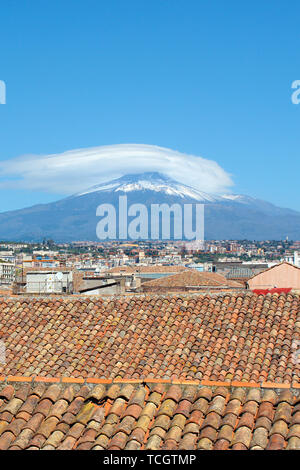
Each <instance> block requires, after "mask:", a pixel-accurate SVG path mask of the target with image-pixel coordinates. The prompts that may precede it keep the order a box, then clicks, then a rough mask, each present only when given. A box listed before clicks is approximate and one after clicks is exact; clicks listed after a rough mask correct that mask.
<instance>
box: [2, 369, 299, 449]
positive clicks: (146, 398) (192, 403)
mask: <svg viewBox="0 0 300 470" xmlns="http://www.w3.org/2000/svg"><path fill="white" fill-rule="evenodd" d="M299 420H300V398H299V388H296V389H290V388H280V387H278V388H276V387H275V388H269V387H266V388H264V387H262V388H259V387H251V386H250V387H249V386H248V387H241V386H235V387H230V386H228V384H227V386H224V385H222V384H215V385H206V386H201V385H199V384H197V383H177V384H176V383H173V384H169V383H157V381H152V382H148V383H145V382H141V383H138V382H136V383H135V382H130V381H129V382H126V381H115V382H114V383H109V381H103V380H102V381H101V380H98V381H97V380H95V381H94V383H92V382H91V381H86V382H85V383H83V382H80V381H79V380H78V381H77V383H76V381H73V382H72V383H71V382H70V381H68V379H62V380H61V381H59V379H55V378H54V379H52V381H50V380H49V379H48V380H46V379H43V378H39V377H37V378H35V380H34V381H29V382H27V383H26V382H24V380H23V381H22V382H19V379H18V378H17V377H11V378H7V379H6V380H5V382H2V383H0V450H7V449H9V450H24V449H28V450H39V449H43V450H72V449H78V450H91V449H92V450H105V449H107V450H121V449H125V450H144V449H145V450H160V449H163V450H177V449H178V450H195V449H199V450H201V449H205V450H210V449H215V450H227V449H232V450H247V449H251V450H261V449H267V450H281V449H299V448H300V431H299Z"/></svg>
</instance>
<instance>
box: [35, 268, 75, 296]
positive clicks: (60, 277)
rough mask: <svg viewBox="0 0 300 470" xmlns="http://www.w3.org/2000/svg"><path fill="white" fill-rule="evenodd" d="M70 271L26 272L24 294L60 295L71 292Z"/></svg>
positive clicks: (71, 274) (71, 275)
mask: <svg viewBox="0 0 300 470" xmlns="http://www.w3.org/2000/svg"><path fill="white" fill-rule="evenodd" d="M72 290H73V273H72V271H58V272H51V271H28V272H27V274H26V292H27V293H30V294H62V293H68V292H72Z"/></svg>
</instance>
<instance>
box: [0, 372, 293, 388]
mask: <svg viewBox="0 0 300 470" xmlns="http://www.w3.org/2000/svg"><path fill="white" fill-rule="evenodd" d="M10 382H15V383H23V382H26V383H39V382H44V383H48V384H58V383H61V384H82V385H86V384H91V385H98V384H106V385H108V384H118V383H119V384H129V383H131V384H166V385H168V384H169V385H198V386H199V385H200V386H207V387H233V388H235V387H244V388H273V389H274V388H276V389H291V388H296V389H300V383H299V382H292V383H280V382H268V381H265V382H246V381H245V382H243V381H236V380H232V381H219V380H205V379H203V380H188V379H162V378H158V379H155V378H153V377H145V378H143V379H132V378H110V379H105V378H96V377H86V378H82V377H43V376H14V375H7V376H4V375H1V376H0V385H1V383H10Z"/></svg>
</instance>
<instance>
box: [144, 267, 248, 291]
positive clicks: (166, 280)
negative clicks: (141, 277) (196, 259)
mask: <svg viewBox="0 0 300 470" xmlns="http://www.w3.org/2000/svg"><path fill="white" fill-rule="evenodd" d="M143 286H145V287H151V286H153V287H156V286H158V287H191V286H193V287H194V286H199V287H200V286H201V287H203V286H207V287H221V286H223V287H224V286H228V287H239V288H243V287H244V286H243V285H242V284H240V283H239V282H236V281H231V280H229V279H226V277H224V276H222V275H221V274H217V273H210V272H200V271H197V270H196V269H189V270H188V271H185V272H182V273H178V274H174V275H172V276H167V277H163V278H159V279H153V280H151V281H147V282H145V283H143Z"/></svg>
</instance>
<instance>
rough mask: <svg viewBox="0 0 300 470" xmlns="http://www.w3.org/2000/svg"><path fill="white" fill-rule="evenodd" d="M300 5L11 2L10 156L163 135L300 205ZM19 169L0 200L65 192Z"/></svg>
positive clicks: (0, 33)
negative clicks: (26, 180) (296, 86)
mask: <svg viewBox="0 0 300 470" xmlns="http://www.w3.org/2000/svg"><path fill="white" fill-rule="evenodd" d="M299 14H300V3H299V2H298V1H294V0H289V2H288V3H287V2H286V1H283V0H280V1H279V0H273V1H272V2H271V1H267V0H263V1H262V0H260V1H255V0H254V1H253V0H252V1H246V0H245V1H243V2H241V1H238V0H227V1H224V0H210V1H206V0H205V1H204V0H188V1H186V0H185V1H183V0H151V1H149V0H126V1H125V0H109V1H108V0H107V1H101V0H85V1H82V0H80V1H79V0H59V1H58V0H51V2H45V1H42V0H38V1H37V0H28V1H25V0H24V1H22V2H20V1H18V0H10V1H9V2H5V4H4V5H1V29H0V44H1V53H0V58H1V60H0V80H4V81H5V83H6V86H7V104H6V105H0V161H5V162H6V164H7V161H8V160H11V162H12V165H15V166H16V171H17V166H18V160H16V161H15V158H16V157H19V156H22V155H35V156H37V155H38V156H40V157H39V158H42V155H48V154H59V153H61V152H65V151H68V150H72V149H79V148H87V147H97V146H102V145H116V144H126V143H130V144H132V143H134V144H147V145H157V146H161V147H167V148H169V149H173V150H177V151H179V152H182V153H185V154H192V155H199V156H202V157H204V158H206V159H210V160H214V161H216V162H217V163H218V165H219V166H220V167H221V168H222V169H224V170H225V171H226V172H227V173H229V174H230V175H231V178H232V180H233V182H234V186H233V188H232V191H233V192H236V193H243V194H248V195H251V196H255V197H259V198H261V199H266V200H268V201H271V202H273V203H275V204H277V205H280V206H283V207H291V208H294V209H298V210H300V192H299V190H298V187H299V182H300V180H299V175H300V158H299V136H300V132H299V130H300V104H299V105H294V104H292V101H291V94H292V89H291V84H292V82H293V81H294V80H297V79H300V30H299ZM35 161H36V157H35V159H33V163H32V165H34V164H35V163H34V162H35ZM45 171H46V170H45ZM65 175H66V180H67V179H68V171H66V172H65ZM42 177H43V175H41V178H42ZM15 178H17V181H15ZM35 178H36V179H39V174H38V173H37V174H36V175H35ZM18 179H22V175H20V174H17V176H14V175H3V174H2V175H1V172H0V183H2V186H1V188H2V189H0V196H1V199H0V200H1V204H0V211H4V210H10V209H15V208H20V207H24V206H27V205H31V204H34V203H39V202H48V201H52V200H55V199H59V198H60V197H61V196H63V192H62V191H59V190H56V191H55V190H52V192H50V190H49V187H46V186H45V190H44V191H43V190H42V188H38V187H32V189H30V187H29V188H28V187H27V188H25V189H24V188H23V189H22V185H21V186H20V185H18ZM12 181H15V183H12ZM31 181H32V180H31ZM9 182H10V183H11V184H10V185H9V184H8V183H9ZM14 184H15V186H14ZM33 186H34V185H33Z"/></svg>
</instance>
